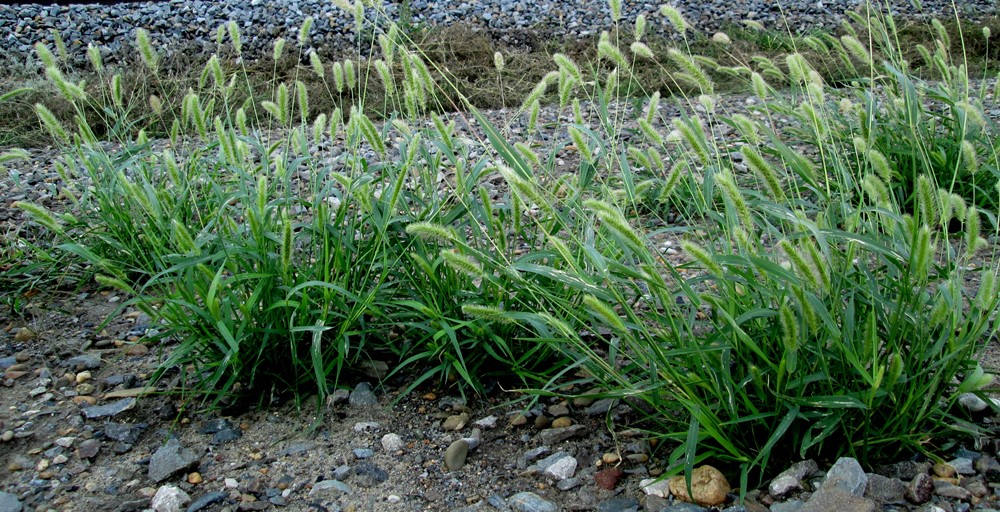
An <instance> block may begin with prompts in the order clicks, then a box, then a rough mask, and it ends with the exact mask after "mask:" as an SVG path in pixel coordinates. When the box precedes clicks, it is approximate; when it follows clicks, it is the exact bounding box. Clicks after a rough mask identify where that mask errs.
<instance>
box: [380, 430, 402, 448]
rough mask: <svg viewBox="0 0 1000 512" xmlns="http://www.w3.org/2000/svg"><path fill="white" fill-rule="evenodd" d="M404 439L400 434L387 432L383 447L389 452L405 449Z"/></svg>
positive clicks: (383, 437)
mask: <svg viewBox="0 0 1000 512" xmlns="http://www.w3.org/2000/svg"><path fill="white" fill-rule="evenodd" d="M403 446H404V444H403V439H402V438H401V437H399V434H386V435H384V436H382V449H383V450H385V451H386V452H388V453H396V452H398V451H400V450H402V449H403Z"/></svg>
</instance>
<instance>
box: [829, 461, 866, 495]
mask: <svg viewBox="0 0 1000 512" xmlns="http://www.w3.org/2000/svg"><path fill="white" fill-rule="evenodd" d="M867 486H868V474H867V473H865V470H864V469H862V468H861V464H859V463H858V461H857V460H856V459H854V458H851V457H841V458H839V459H837V462H835V463H834V464H833V466H832V467H831V468H830V470H829V471H827V473H826V478H825V479H824V480H823V483H822V484H821V486H820V490H827V491H831V490H834V489H836V490H839V491H841V492H844V493H847V494H850V495H851V496H863V495H864V494H865V488H866V487H867Z"/></svg>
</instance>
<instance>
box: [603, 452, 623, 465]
mask: <svg viewBox="0 0 1000 512" xmlns="http://www.w3.org/2000/svg"><path fill="white" fill-rule="evenodd" d="M620 460H622V458H621V457H619V456H618V454H617V453H605V454H604V455H601V461H603V462H604V463H605V464H615V463H617V462H618V461H620Z"/></svg>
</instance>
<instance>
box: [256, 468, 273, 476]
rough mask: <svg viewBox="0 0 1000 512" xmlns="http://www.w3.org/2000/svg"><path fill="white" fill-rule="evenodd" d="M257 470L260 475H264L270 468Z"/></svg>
mask: <svg viewBox="0 0 1000 512" xmlns="http://www.w3.org/2000/svg"><path fill="white" fill-rule="evenodd" d="M258 472H259V473H260V474H262V475H266V474H268V473H270V472H271V470H270V469H267V468H260V470H258Z"/></svg>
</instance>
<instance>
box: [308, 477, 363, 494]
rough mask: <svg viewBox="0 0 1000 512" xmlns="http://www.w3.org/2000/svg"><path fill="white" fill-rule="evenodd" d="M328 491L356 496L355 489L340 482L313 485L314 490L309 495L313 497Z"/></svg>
mask: <svg viewBox="0 0 1000 512" xmlns="http://www.w3.org/2000/svg"><path fill="white" fill-rule="evenodd" d="M327 491H337V492H338V493H340V494H354V489H352V488H351V486H350V485H347V484H345V483H344V482H341V481H340V480H323V481H320V482H316V483H314V484H313V486H312V489H310V490H309V495H310V496H312V495H314V494H319V493H323V492H327Z"/></svg>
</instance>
